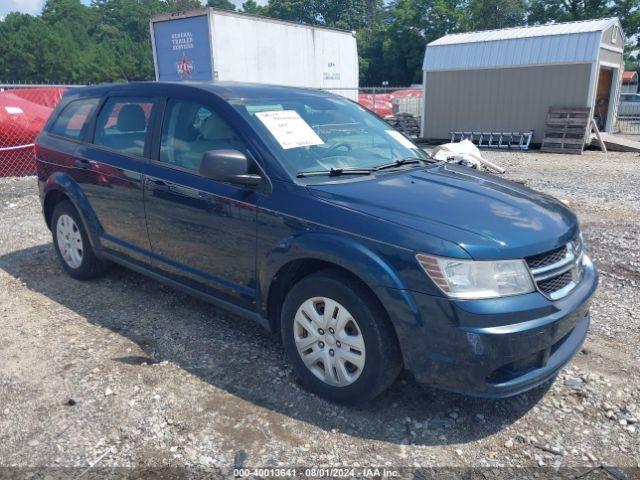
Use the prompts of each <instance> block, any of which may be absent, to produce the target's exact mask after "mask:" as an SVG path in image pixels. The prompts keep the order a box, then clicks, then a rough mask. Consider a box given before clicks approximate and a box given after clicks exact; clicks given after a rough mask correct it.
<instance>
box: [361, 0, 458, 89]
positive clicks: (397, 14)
mask: <svg viewBox="0 0 640 480" xmlns="http://www.w3.org/2000/svg"><path fill="white" fill-rule="evenodd" d="M465 5H466V3H465V2H464V0H395V1H393V2H392V3H391V4H390V5H389V6H388V11H387V19H386V22H385V23H386V27H385V31H384V34H383V35H382V38H381V39H380V37H378V38H376V39H374V41H376V42H377V46H376V47H375V48H376V49H377V48H380V51H378V52H376V53H375V54H374V55H373V56H374V57H375V58H377V59H378V62H379V65H377V66H376V67H374V66H373V62H372V63H371V65H369V68H368V71H367V76H366V77H365V80H366V81H367V82H366V83H371V84H379V83H380V82H381V81H388V82H389V83H390V84H392V85H393V84H395V85H407V84H410V83H420V82H422V61H423V58H424V49H425V46H426V44H427V43H429V42H431V41H433V40H435V39H437V38H439V37H441V36H443V35H445V34H447V33H452V32H457V31H460V30H462V29H463V28H464V23H465V16H464V13H465V12H464V9H463V7H464V6H465Z"/></svg>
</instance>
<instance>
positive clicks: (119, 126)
mask: <svg viewBox="0 0 640 480" xmlns="http://www.w3.org/2000/svg"><path fill="white" fill-rule="evenodd" d="M154 112H155V101H154V99H153V98H149V97H138V96H111V97H108V98H106V99H105V100H104V101H103V103H102V105H101V107H100V109H99V112H98V114H97V117H96V121H95V124H94V128H93V129H92V131H91V132H89V134H88V137H89V138H90V139H91V143H85V144H82V145H80V146H79V147H78V149H77V150H76V153H75V155H76V162H77V163H78V165H79V167H80V168H82V169H84V170H85V171H86V172H87V174H88V175H86V179H87V180H86V181H83V182H81V183H82V189H83V191H84V193H85V194H86V196H87V198H88V199H89V202H90V204H91V206H92V208H93V209H94V211H95V213H96V216H97V217H98V220H99V222H100V225H101V227H102V230H103V231H102V232H101V234H100V240H101V246H102V248H104V249H105V250H108V251H109V252H110V253H112V254H115V255H117V256H119V257H121V258H123V259H125V260H127V261H131V262H134V263H138V264H141V265H148V264H149V255H150V250H151V248H150V245H149V238H148V235H147V231H146V226H145V212H144V198H143V184H142V178H143V177H142V172H143V171H144V168H145V167H146V165H147V164H148V161H149V154H150V145H151V141H150V139H151V132H152V130H153V129H152V123H153V115H154Z"/></svg>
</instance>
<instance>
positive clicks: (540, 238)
mask: <svg viewBox="0 0 640 480" xmlns="http://www.w3.org/2000/svg"><path fill="white" fill-rule="evenodd" d="M308 188H309V190H310V192H311V193H312V195H315V196H316V197H320V198H322V199H323V200H324V201H328V202H331V203H333V204H336V205H338V206H341V207H344V208H349V209H351V210H356V211H359V212H361V213H365V214H368V215H370V216H373V217H377V218H380V219H384V220H386V221H389V222H393V223H396V224H399V225H402V226H405V227H409V228H412V229H416V230H419V231H421V232H424V233H426V234H429V235H432V236H437V237H439V238H442V239H443V240H446V241H449V242H453V243H455V244H457V245H459V246H460V247H462V248H464V249H465V250H466V251H467V252H468V253H469V254H470V255H471V257H472V258H476V259H501V258H522V257H526V256H529V255H535V254H538V253H542V252H546V251H548V250H552V249H554V248H557V247H559V246H561V245H564V244H565V243H567V242H568V241H570V240H572V239H573V238H574V236H575V235H576V234H577V232H578V221H577V219H576V216H575V215H574V214H573V212H571V211H570V210H569V209H568V208H566V207H565V206H564V205H563V204H562V203H560V202H559V201H558V200H556V199H554V198H553V197H551V196H549V195H545V194H542V193H539V192H536V191H534V190H531V189H530V188H527V187H525V186H523V185H520V184H518V183H515V182H511V181H508V180H504V179H501V178H499V177H496V176H494V175H491V174H487V173H482V172H477V171H475V170H471V169H469V168H466V167H461V166H458V165H450V164H440V165H436V166H433V167H430V168H420V169H415V170H406V171H403V172H399V173H389V174H385V175H378V176H375V177H368V178H366V179H365V178H362V180H360V181H348V182H334V183H327V184H320V185H312V186H309V187H308ZM418 249H419V246H416V250H418ZM426 253H430V252H426Z"/></svg>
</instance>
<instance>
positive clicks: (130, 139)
mask: <svg viewBox="0 0 640 480" xmlns="http://www.w3.org/2000/svg"><path fill="white" fill-rule="evenodd" d="M152 108H153V101H152V100H151V99H149V98H110V99H109V100H107V101H106V102H105V104H104V106H103V107H102V110H100V114H99V115H98V120H97V121H96V133H95V135H94V140H93V143H94V144H96V145H102V146H103V147H108V148H111V149H112V150H117V151H119V152H122V153H127V154H131V155H139V156H143V155H144V145H145V140H146V137H147V127H148V125H149V118H150V117H151V110H152Z"/></svg>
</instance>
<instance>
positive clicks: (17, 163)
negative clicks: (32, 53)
mask: <svg viewBox="0 0 640 480" xmlns="http://www.w3.org/2000/svg"><path fill="white" fill-rule="evenodd" d="M66 89H67V86H60V85H2V84H0V177H14V176H23V175H34V174H35V173H36V162H35V155H34V142H35V139H36V137H37V136H38V133H39V132H40V130H41V129H42V127H43V126H44V124H45V122H46V121H47V119H48V118H49V115H50V114H51V112H52V111H53V109H54V108H55V107H56V105H57V104H58V102H60V99H61V98H62V95H63V94H64V92H65V91H66Z"/></svg>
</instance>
